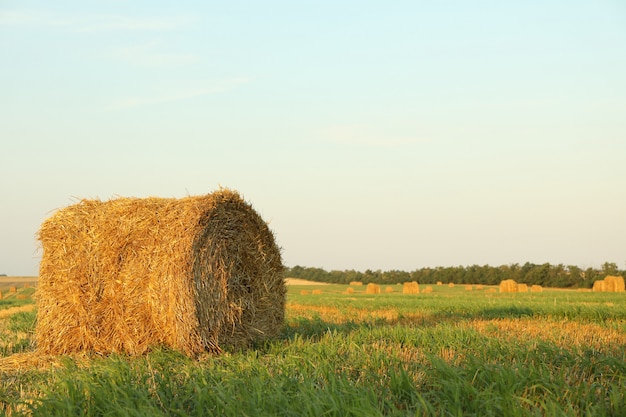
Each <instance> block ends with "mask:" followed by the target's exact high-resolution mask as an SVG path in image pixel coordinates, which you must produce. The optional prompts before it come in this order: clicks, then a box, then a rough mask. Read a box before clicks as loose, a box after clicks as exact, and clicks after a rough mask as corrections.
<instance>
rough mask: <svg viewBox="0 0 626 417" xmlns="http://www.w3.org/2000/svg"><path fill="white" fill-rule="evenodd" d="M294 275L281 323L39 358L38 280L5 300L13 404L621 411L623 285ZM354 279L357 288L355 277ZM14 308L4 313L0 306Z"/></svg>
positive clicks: (334, 412) (1, 391)
mask: <svg viewBox="0 0 626 417" xmlns="http://www.w3.org/2000/svg"><path fill="white" fill-rule="evenodd" d="M387 287H389V288H387ZM420 287H421V288H420V289H421V291H420V293H419V294H403V293H402V289H403V286H402V285H393V286H381V288H380V290H381V292H380V293H377V294H368V293H367V286H365V285H363V286H347V285H333V284H329V285H321V286H320V285H314V284H308V283H302V282H298V283H297V284H294V283H293V282H292V283H291V284H290V285H289V286H288V298H287V312H286V313H287V314H286V317H287V318H286V323H285V326H284V328H283V330H282V333H281V335H280V337H278V338H276V339H274V340H271V341H268V342H265V343H263V344H259V345H257V346H254V347H253V348H251V349H247V350H243V351H232V350H231V351H228V350H227V351H225V352H224V353H223V354H222V355H219V356H209V355H205V356H203V357H201V358H198V359H190V358H187V357H185V356H183V355H181V354H179V353H177V352H173V351H169V350H165V349H156V350H155V351H153V352H152V353H150V354H148V355H147V356H143V357H138V358H130V357H126V356H122V355H112V356H109V357H100V356H97V355H83V356H74V357H43V356H40V357H38V356H37V355H36V354H33V352H32V351H33V344H32V339H33V329H34V324H35V315H36V311H35V309H34V308H33V307H34V301H33V299H32V297H31V296H28V297H25V298H22V297H21V298H20V299H18V298H17V297H16V296H17V295H19V294H22V293H25V294H26V295H30V293H29V292H30V291H32V288H19V289H18V291H17V293H16V294H15V295H14V296H12V297H10V298H8V297H5V298H3V299H2V300H0V355H1V356H3V359H2V361H1V362H0V410H2V411H1V412H3V413H5V414H6V415H10V416H21V415H28V416H55V415H56V416H83V415H89V416H104V415H107V416H121V415H125V416H126V415H132V416H187V415H191V416H207V415H219V416H242V415H245V416H265V415H271V416H274V415H282V416H321V415H325V416H349V415H353V416H385V415H389V416H623V415H626V295H625V294H624V293H592V292H577V291H571V290H551V289H544V291H543V292H540V293H530V292H528V293H499V292H497V291H496V292H492V291H491V290H492V289H493V288H495V287H488V286H485V287H483V288H482V289H476V287H475V286H474V287H472V288H471V290H470V288H469V287H468V288H466V287H465V286H459V285H457V286H455V287H454V288H450V287H448V286H445V285H444V286H432V291H431V292H427V293H424V289H425V286H420ZM349 288H351V290H350V291H349V290H348V289H349ZM3 311H4V312H5V314H2V312H3Z"/></svg>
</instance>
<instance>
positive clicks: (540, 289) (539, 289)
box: [530, 284, 543, 292]
mask: <svg viewBox="0 0 626 417" xmlns="http://www.w3.org/2000/svg"><path fill="white" fill-rule="evenodd" d="M530 292H543V287H542V286H541V285H536V284H535V285H531V286H530Z"/></svg>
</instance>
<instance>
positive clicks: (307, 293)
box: [300, 290, 311, 295]
mask: <svg viewBox="0 0 626 417" xmlns="http://www.w3.org/2000/svg"><path fill="white" fill-rule="evenodd" d="M309 294H311V291H309V290H300V295H309Z"/></svg>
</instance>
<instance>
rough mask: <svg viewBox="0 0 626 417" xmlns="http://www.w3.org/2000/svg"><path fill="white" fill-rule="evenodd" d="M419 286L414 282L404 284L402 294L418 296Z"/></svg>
mask: <svg viewBox="0 0 626 417" xmlns="http://www.w3.org/2000/svg"><path fill="white" fill-rule="evenodd" d="M419 293H420V286H419V284H418V283H417V282H416V281H411V282H405V283H404V284H402V294H419Z"/></svg>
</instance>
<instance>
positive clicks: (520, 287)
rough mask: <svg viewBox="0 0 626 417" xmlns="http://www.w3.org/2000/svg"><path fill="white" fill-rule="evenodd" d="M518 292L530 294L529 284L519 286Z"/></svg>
mask: <svg viewBox="0 0 626 417" xmlns="http://www.w3.org/2000/svg"><path fill="white" fill-rule="evenodd" d="M517 292H528V284H517Z"/></svg>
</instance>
